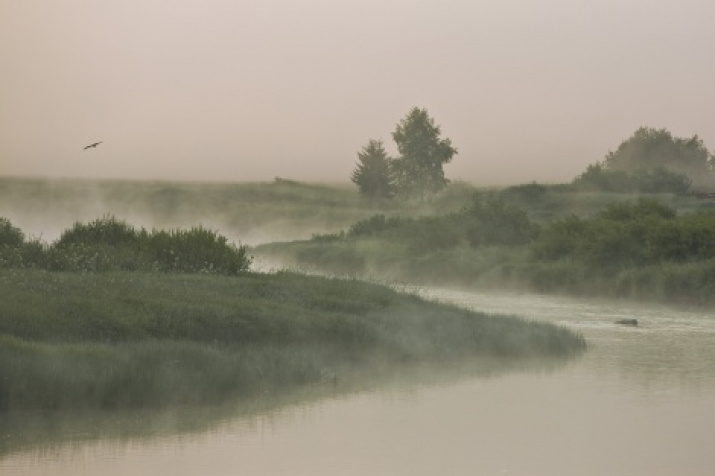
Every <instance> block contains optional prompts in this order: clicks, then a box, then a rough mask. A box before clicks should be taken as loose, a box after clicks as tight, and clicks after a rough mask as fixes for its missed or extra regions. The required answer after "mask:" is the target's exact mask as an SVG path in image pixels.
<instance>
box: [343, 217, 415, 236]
mask: <svg viewBox="0 0 715 476" xmlns="http://www.w3.org/2000/svg"><path fill="white" fill-rule="evenodd" d="M412 222H413V220H412V219H411V218H402V217H390V218H386V217H385V215H382V214H380V215H373V216H371V217H370V218H366V219H364V220H360V221H358V222H356V223H354V224H353V225H351V226H350V229H349V230H348V234H347V235H348V236H349V237H356V236H371V235H376V234H379V233H382V232H384V231H386V230H391V229H392V230H394V229H399V228H400V227H402V226H405V225H406V224H409V223H412Z"/></svg>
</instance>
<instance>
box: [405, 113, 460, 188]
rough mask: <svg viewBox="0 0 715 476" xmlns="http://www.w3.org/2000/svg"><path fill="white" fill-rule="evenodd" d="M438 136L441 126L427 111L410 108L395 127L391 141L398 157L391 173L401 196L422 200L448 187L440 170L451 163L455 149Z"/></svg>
mask: <svg viewBox="0 0 715 476" xmlns="http://www.w3.org/2000/svg"><path fill="white" fill-rule="evenodd" d="M440 134H441V131H440V127H439V126H438V125H435V123H434V119H432V118H431V117H430V116H429V114H428V113H427V110H426V109H420V108H417V107H415V108H413V109H412V110H411V111H410V112H409V113H408V114H407V116H405V118H404V119H402V120H401V121H400V122H399V123H398V124H397V128H396V129H395V132H393V133H392V138H393V139H394V140H395V143H396V144H397V149H398V151H399V153H400V157H399V158H397V159H394V160H393V161H392V172H393V174H394V180H395V187H396V190H397V192H398V193H399V194H400V195H402V196H404V197H412V196H419V197H420V198H422V199H424V198H425V197H428V196H430V195H432V194H434V193H436V192H439V191H440V190H442V189H443V188H444V187H445V186H446V185H447V183H448V180H447V179H446V178H445V177H444V170H443V168H442V167H443V165H444V164H446V163H448V162H449V161H451V160H452V156H454V155H455V154H456V153H457V149H455V148H454V147H452V141H450V140H449V139H441V138H440Z"/></svg>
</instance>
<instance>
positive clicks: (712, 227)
mask: <svg viewBox="0 0 715 476" xmlns="http://www.w3.org/2000/svg"><path fill="white" fill-rule="evenodd" d="M532 250H533V253H534V257H535V258H536V259H537V260H544V261H554V260H564V259H567V260H573V261H577V262H581V263H584V264H587V265H589V266H593V267H598V268H613V267H618V268H623V267H631V266H645V265H652V264H656V263H661V262H674V263H684V262H694V261H704V260H708V259H712V258H715V214H712V213H706V212H699V213H693V214H689V215H683V216H678V215H677V213H676V211H675V210H674V209H671V208H669V207H666V206H664V205H662V204H660V203H658V202H657V201H654V200H652V199H640V200H638V201H637V202H634V203H628V202H625V203H618V204H613V205H611V206H609V207H607V208H606V209H605V210H604V211H602V212H601V213H599V214H598V215H596V216H595V217H593V218H590V219H585V218H579V217H577V216H575V215H574V216H571V217H569V218H566V219H562V220H557V221H555V222H553V223H552V224H550V225H549V226H548V227H546V228H545V229H544V230H543V232H542V233H541V235H540V236H539V239H538V240H537V241H536V242H535V243H534V244H533V248H532Z"/></svg>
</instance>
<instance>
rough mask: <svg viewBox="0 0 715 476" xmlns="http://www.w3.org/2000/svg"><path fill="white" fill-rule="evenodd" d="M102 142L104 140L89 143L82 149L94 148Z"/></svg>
mask: <svg viewBox="0 0 715 476" xmlns="http://www.w3.org/2000/svg"><path fill="white" fill-rule="evenodd" d="M101 143H102V141H99V142H95V143H94V144H89V145H88V146H87V147H85V148H84V149H82V150H87V149H92V148H94V147H97V146H98V145H99V144H101Z"/></svg>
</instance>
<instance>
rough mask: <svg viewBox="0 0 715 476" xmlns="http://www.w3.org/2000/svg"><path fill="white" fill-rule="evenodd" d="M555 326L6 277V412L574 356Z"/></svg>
mask: <svg viewBox="0 0 715 476" xmlns="http://www.w3.org/2000/svg"><path fill="white" fill-rule="evenodd" d="M584 347H585V343H584V341H583V339H582V338H581V337H580V336H578V335H575V334H573V333H572V332H570V331H568V330H566V329H563V328H559V327H555V326H552V325H547V324H541V323H534V322H526V321H523V320H521V319H518V318H515V317H495V316H488V315H484V314H478V313H473V312H468V311H465V310H462V309H458V308H455V307H450V306H444V305H439V304H436V303H431V302H427V301H424V300H422V299H419V298H417V297H415V296H411V295H406V294H401V293H399V292H396V291H394V290H391V289H389V288H386V287H383V286H378V285H374V284H369V283H364V282H360V281H356V280H351V279H348V280H345V279H329V278H322V277H308V276H304V275H299V274H293V273H277V274H272V275H258V274H249V275H243V276H238V277H226V276H218V275H198V274H163V273H141V272H109V273H68V272H60V273H58V272H54V273H53V272H47V271H40V270H2V271H0V375H2V379H1V380H0V411H4V412H8V411H15V410H32V411H37V410H51V411H56V410H61V409H92V408H97V409H117V408H144V407H163V406H167V405H175V404H193V403H206V402H220V401H225V400H226V399H231V398H236V397H240V396H247V397H254V396H256V395H262V394H265V393H272V392H273V393H274V392H280V391H286V390H290V389H296V388H302V387H305V386H306V385H315V384H319V383H321V382H322V383H326V382H328V383H329V382H335V381H339V380H342V379H347V378H349V376H350V375H352V374H354V373H355V372H358V371H359V372H366V371H369V370H370V369H374V368H377V367H378V366H379V365H406V364H413V363H417V362H445V363H446V362H455V361H458V360H460V359H465V358H469V359H471V358H500V359H506V360H510V359H529V358H534V357H545V358H564V357H568V356H571V355H576V354H578V353H579V352H581V351H582V350H583V349H584Z"/></svg>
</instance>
